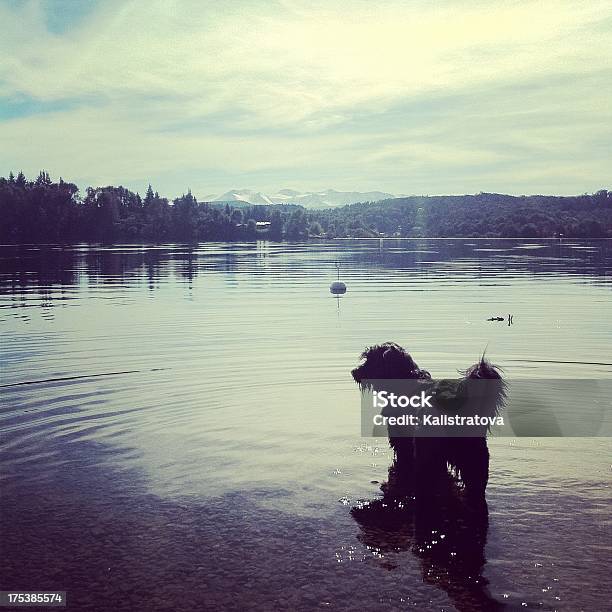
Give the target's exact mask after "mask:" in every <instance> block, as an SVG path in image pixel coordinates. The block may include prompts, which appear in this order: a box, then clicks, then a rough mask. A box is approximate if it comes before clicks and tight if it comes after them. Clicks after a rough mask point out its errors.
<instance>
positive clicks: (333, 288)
mask: <svg viewBox="0 0 612 612" xmlns="http://www.w3.org/2000/svg"><path fill="white" fill-rule="evenodd" d="M336 268H337V269H338V280H335V281H334V282H333V283H332V284H331V285H330V286H329V290H330V292H331V293H333V294H334V295H344V294H345V293H346V285H345V284H344V283H343V282H342V281H341V280H340V264H339V263H336Z"/></svg>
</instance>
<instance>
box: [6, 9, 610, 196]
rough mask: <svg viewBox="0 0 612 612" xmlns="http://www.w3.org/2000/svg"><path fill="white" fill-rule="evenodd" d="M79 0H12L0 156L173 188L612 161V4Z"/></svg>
mask: <svg viewBox="0 0 612 612" xmlns="http://www.w3.org/2000/svg"><path fill="white" fill-rule="evenodd" d="M71 4H72V3H70V2H69V3H67V4H66V3H64V4H62V3H60V2H54V3H46V2H24V3H12V4H4V5H0V23H1V24H2V26H0V27H1V28H2V31H1V32H0V33H1V36H0V53H1V54H2V56H3V57H4V58H5V60H6V61H4V62H3V67H2V68H0V96H1V97H2V98H4V100H5V104H4V109H5V110H4V112H2V110H0V120H2V126H1V128H2V136H1V137H0V138H2V141H3V143H2V144H3V146H2V149H1V150H0V171H4V172H5V173H6V172H8V170H9V169H11V168H13V169H14V168H17V167H23V168H24V169H25V170H27V171H28V172H30V173H34V172H36V171H37V170H38V169H39V168H40V167H45V168H48V169H49V170H50V171H51V172H52V174H55V175H57V174H59V173H62V174H64V175H65V176H66V177H68V178H71V179H74V180H78V181H80V182H81V181H87V182H89V181H91V182H93V183H98V182H111V183H119V182H122V183H123V184H126V185H128V186H132V187H138V188H140V189H142V186H143V185H146V183H147V182H148V181H149V180H151V181H153V182H154V183H156V184H157V185H158V186H159V189H160V191H167V192H168V193H173V192H176V191H177V190H178V191H181V190H182V189H184V188H185V187H186V185H185V181H186V180H187V181H189V184H190V185H191V186H192V187H193V188H194V189H195V190H197V189H200V190H202V192H203V193H204V192H206V193H209V192H211V191H216V190H218V191H223V190H226V189H227V188H230V187H241V186H248V187H253V188H256V189H270V188H273V187H276V186H284V185H285V184H288V183H290V184H294V185H299V186H301V187H304V188H325V187H328V186H334V187H336V188H346V189H375V188H379V189H384V190H388V191H398V192H416V191H423V192H428V193H439V192H461V191H462V190H464V189H466V186H468V185H470V186H471V185H474V188H473V190H476V191H479V190H480V189H486V190H507V191H512V192H519V193H523V192H529V191H533V190H539V191H548V192H558V191H560V190H564V191H566V190H569V191H584V190H592V189H597V188H599V187H601V186H604V181H605V180H607V178H608V177H607V175H606V174H605V168H606V165H607V164H608V165H609V162H610V161H611V159H610V157H611V154H610V151H609V150H608V148H607V147H606V146H605V145H602V144H601V143H602V142H604V141H605V140H606V139H607V141H608V142H609V141H610V140H612V139H611V138H610V136H612V134H610V132H611V131H612V130H611V128H610V127H609V126H610V125H612V121H610V119H611V117H610V110H609V104H608V98H609V93H610V90H611V88H612V87H611V86H612V64H611V61H610V59H609V58H611V57H612V43H611V40H612V37H611V36H610V34H611V30H612V15H611V11H610V10H609V3H607V2H582V3H575V2H566V1H561V0H555V1H551V2H508V3H506V2H504V3H481V2H472V3H451V2H448V3H445V2H442V3H430V2H425V1H423V2H415V3H410V4H407V3H405V2H393V1H387V2H373V1H371V2H360V1H353V2H348V1H341V0H328V1H327V2H316V1H311V2H302V1H297V0H296V1H292V0H283V1H276V2H272V1H271V2H263V1H261V2H256V1H251V2H249V1H245V0H236V1H235V2H232V3H219V2H199V1H198V2H195V1H178V0H177V1H172V0H149V1H146V2H141V1H135V0H132V1H128V2H125V1H119V0H117V1H114V0H112V1H103V0H100V1H98V2H92V3H88V5H87V11H84V10H82V11H81V12H80V13H79V14H78V15H76V14H73V13H72V12H70V11H68V10H67V7H69V6H70V5H71ZM71 16H72V17H73V18H72V19H70V17H71ZM58 24H59V25H58ZM7 109H8V110H7ZM9 110H10V112H9ZM572 164H575V166H574V167H576V168H579V169H580V173H579V174H578V173H573V172H570V173H569V174H568V172H567V171H568V168H571V167H572ZM537 168H542V170H540V171H537V170H536V169H537ZM574 175H575V176H574ZM190 177H192V178H191V179H190ZM568 177H574V178H571V179H570V178H568ZM247 180H248V181H249V182H248V183H247ZM228 181H229V182H228ZM181 183H182V186H181ZM608 186H609V185H608Z"/></svg>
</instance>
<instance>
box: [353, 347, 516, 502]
mask: <svg viewBox="0 0 612 612" xmlns="http://www.w3.org/2000/svg"><path fill="white" fill-rule="evenodd" d="M361 360H362V363H361V365H359V366H358V367H356V368H355V369H354V370H352V372H351V373H352V375H353V378H354V380H355V382H356V383H357V384H358V385H359V386H360V388H362V389H364V387H368V386H370V385H371V383H369V382H368V381H372V380H406V379H408V380H418V381H423V382H425V381H429V380H431V375H430V373H429V372H428V371H427V370H422V369H421V368H419V367H418V365H417V364H416V363H415V361H414V360H413V359H412V357H411V356H410V355H409V354H408V353H407V352H406V351H405V350H404V349H403V348H402V347H401V346H399V345H398V344H396V343H395V342H385V343H384V344H377V345H375V346H371V347H369V348H367V349H366V350H365V351H364V352H363V353H362V354H361ZM472 380H483V381H484V380H488V381H491V382H492V383H493V384H492V385H489V386H488V388H486V387H484V386H483V387H481V388H480V390H483V389H486V393H484V394H482V395H481V398H480V405H479V411H478V413H479V414H480V415H481V416H496V415H497V414H498V412H499V410H500V409H501V407H502V406H503V404H504V401H505V390H504V383H503V381H502V377H501V375H500V373H499V370H498V368H496V367H495V366H494V365H492V364H491V363H489V362H488V361H487V360H486V359H485V358H484V355H483V357H482V358H481V360H480V361H479V362H478V363H476V364H474V365H473V366H471V367H469V368H468V369H467V370H466V371H465V372H464V374H463V381H472ZM433 384H434V383H433V381H432V385H433ZM481 433H482V435H481V436H479V437H419V436H414V437H413V436H410V435H407V436H401V437H397V436H392V435H390V436H389V444H390V446H391V448H392V449H393V451H394V455H395V459H394V462H393V465H392V466H391V468H390V469H389V481H390V482H389V484H390V485H391V484H392V485H393V486H394V487H396V486H397V484H398V482H401V483H405V484H406V485H407V487H412V488H416V489H417V490H419V491H420V492H431V491H434V490H435V489H437V488H439V487H440V486H443V485H444V483H445V482H446V483H448V481H449V479H450V478H451V476H452V477H454V479H456V480H460V481H461V482H462V483H463V487H464V490H465V494H466V496H467V497H468V498H469V499H471V500H474V501H479V500H484V496H485V490H486V488H487V483H488V480H489V449H488V447H487V439H486V434H487V428H483V429H482V432H481ZM449 469H450V472H449ZM388 486H389V485H388Z"/></svg>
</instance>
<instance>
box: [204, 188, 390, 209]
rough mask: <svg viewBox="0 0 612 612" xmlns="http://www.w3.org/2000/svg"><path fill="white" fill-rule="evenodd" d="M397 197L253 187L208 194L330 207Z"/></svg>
mask: <svg viewBox="0 0 612 612" xmlns="http://www.w3.org/2000/svg"><path fill="white" fill-rule="evenodd" d="M393 197H395V196H394V195H393V194H390V193H384V192H382V191H366V192H360V191H336V190H335V189H327V190H326V191H317V192H310V191H309V192H301V191H295V190H294V189H281V190H280V191H278V192H277V193H274V194H266V193H261V192H260V191H252V190H251V189H232V190H231V191H227V192H225V193H223V194H221V195H219V196H216V197H215V196H206V198H205V199H206V200H208V201H212V202H243V203H245V204H299V205H300V206H304V207H305V208H330V207H333V206H344V205H345V204H353V203H354V202H377V201H378V200H386V199H388V198H393Z"/></svg>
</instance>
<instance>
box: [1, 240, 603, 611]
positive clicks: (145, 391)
mask: <svg viewBox="0 0 612 612" xmlns="http://www.w3.org/2000/svg"><path fill="white" fill-rule="evenodd" d="M336 261H338V262H340V264H341V278H342V280H343V281H344V282H346V284H347V285H348V292H347V294H346V295H345V296H343V297H341V298H339V299H336V298H334V297H333V296H331V295H330V294H329V289H328V287H329V283H330V282H331V281H332V280H334V279H335V275H336V271H335V266H334V264H335V262H336ZM611 272H612V243H611V241H580V242H579V241H564V242H561V243H560V242H558V241H541V242H538V241H535V240H531V241H516V240H473V239H472V240H385V241H384V242H383V243H379V242H378V241H372V240H363V241H358V240H355V241H334V242H329V243H322V244H313V243H309V244H272V243H257V244H206V245H200V246H199V247H197V248H191V247H187V246H183V245H167V246H160V247H142V246H139V245H126V246H120V247H91V246H87V245H76V246H72V247H64V248H59V247H45V248H38V247H18V248H17V247H0V332H1V338H2V340H1V346H0V355H1V359H2V372H1V376H2V380H1V384H2V385H3V387H2V388H0V392H1V393H2V412H1V413H0V428H1V432H2V437H1V441H0V442H1V450H0V469H1V472H0V476H1V478H2V480H1V481H0V482H1V487H2V499H1V502H0V503H1V506H0V508H1V513H0V519H1V522H2V540H3V541H2V557H3V559H2V573H1V576H2V577H1V578H0V581H1V583H0V589H8V588H12V589H17V588H20V589H22V590H26V589H30V590H34V589H48V590H50V589H57V590H66V591H67V598H68V604H69V608H72V609H83V610H87V609H99V610H110V609H113V610H134V609H143V610H145V609H146V610H163V609H168V610H177V609H204V608H211V609H212V608H224V609H245V608H249V609H262V610H269V609H312V608H334V609H362V608H376V609H416V610H485V609H496V608H495V605H496V604H495V602H499V603H500V604H505V605H506V606H507V607H508V609H515V608H516V609H521V610H524V609H540V610H554V609H557V610H581V609H583V610H597V611H599V610H604V609H606V607H607V606H608V602H609V598H610V593H609V584H608V582H607V581H608V580H609V576H610V570H611V569H612V568H611V564H610V559H611V552H612V546H611V536H610V514H609V513H610V481H611V475H612V471H611V468H610V451H611V447H612V445H611V443H610V440H609V439H606V438H533V439H530V438H517V439H509V438H494V439H491V440H490V444H489V446H490V449H491V480H490V484H489V488H488V490H487V498H488V503H489V516H488V519H486V518H482V517H480V518H479V519H478V520H477V525H473V524H471V523H469V521H468V523H469V524H468V526H467V527H466V528H465V529H464V528H463V527H461V528H459V527H458V526H457V524H456V523H457V521H453V520H452V517H451V516H441V517H438V519H439V520H438V522H433V523H430V522H428V521H427V520H426V521H425V522H423V520H422V519H423V517H420V516H419V515H418V513H415V514H414V515H409V513H408V515H407V516H408V518H405V517H404V518H403V519H402V520H401V521H399V522H397V521H396V522H395V523H393V524H394V527H393V528H389V524H390V523H389V522H388V521H385V520H383V521H382V522H381V521H379V522H378V523H376V520H377V518H380V517H376V516H375V517H374V523H373V524H372V523H368V524H364V522H359V521H358V520H356V519H355V518H354V515H353V514H351V512H350V511H351V508H352V507H353V506H355V505H356V504H357V505H359V502H360V500H373V499H376V498H377V497H380V491H379V486H380V484H379V483H380V482H383V481H384V480H385V479H386V476H387V473H386V472H387V467H388V465H389V463H390V461H391V456H390V454H389V451H388V448H387V444H386V441H385V440H383V439H373V438H361V437H360V434H359V432H360V414H359V393H358V391H357V390H356V388H354V385H353V384H352V381H351V380H350V376H349V370H350V368H351V367H352V366H353V365H354V364H355V363H356V360H357V356H358V354H359V352H360V351H361V350H362V349H363V348H364V347H365V346H366V345H368V344H372V343H377V342H381V341H385V340H395V341H396V342H398V343H400V344H402V345H403V346H405V347H406V348H407V349H408V350H410V351H411V353H412V354H413V356H414V358H415V359H416V361H417V362H418V363H419V365H421V366H422V367H425V368H427V369H428V370H430V371H431V372H432V374H434V375H445V376H452V375H454V374H455V373H456V371H457V369H459V368H465V367H467V366H468V365H470V364H471V363H473V362H474V361H475V360H476V359H477V358H478V356H479V355H480V354H481V353H482V351H483V349H484V348H485V346H487V354H488V355H489V356H490V357H491V359H492V360H493V361H494V362H496V363H498V364H500V365H501V366H503V367H504V369H505V372H506V374H507V376H508V377H516V378H522V379H525V378H527V379H529V378H534V379H537V378H546V377H548V378H607V379H609V378H612V357H611V353H610V341H611V339H612V319H611V318H610V298H611V292H610V290H611V288H612V276H611ZM508 313H512V314H513V315H514V325H512V326H508V325H506V323H505V322H503V323H497V322H487V321H486V319H487V318H488V317H490V316H497V315H501V316H507V314H508ZM450 514H452V513H450ZM415 516H416V517H417V518H415ZM423 525H425V528H429V527H430V526H432V525H433V526H434V529H433V531H436V533H434V534H433V536H432V537H431V538H430V539H431V540H433V538H437V536H438V535H444V536H445V537H444V538H442V539H440V538H437V539H436V544H431V542H429V545H430V548H429V549H428V548H427V547H426V545H425V546H422V544H423V538H421V537H420V536H418V532H419V529H421V530H422V527H423ZM438 527H439V529H438ZM443 531H445V532H444V533H443ZM476 533H478V534H480V536H479V537H476V536H473V534H476ZM415 534H416V535H415ZM466 534H467V535H466ZM434 551H437V552H435V554H434ZM457 559H459V560H460V561H457ZM461 567H463V568H464V569H465V568H466V567H467V568H468V569H469V572H467V573H466V572H464V571H462V570H461ZM468 574H469V575H468Z"/></svg>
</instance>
